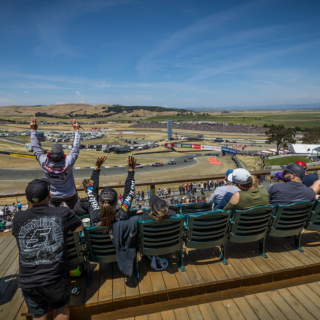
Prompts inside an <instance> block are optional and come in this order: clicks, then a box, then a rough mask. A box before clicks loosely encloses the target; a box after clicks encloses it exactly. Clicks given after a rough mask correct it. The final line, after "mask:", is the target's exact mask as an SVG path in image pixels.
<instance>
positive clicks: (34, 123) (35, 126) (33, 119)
mask: <svg viewBox="0 0 320 320" xmlns="http://www.w3.org/2000/svg"><path fill="white" fill-rule="evenodd" d="M30 128H31V130H37V129H38V123H37V118H36V117H31V122H30Z"/></svg>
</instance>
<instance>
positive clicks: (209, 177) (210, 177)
mask: <svg viewBox="0 0 320 320" xmlns="http://www.w3.org/2000/svg"><path fill="white" fill-rule="evenodd" d="M307 170H308V171H313V170H320V165H317V166H313V167H310V168H308V169H307ZM271 171H274V170H271V169H266V170H255V171H250V173H251V174H252V175H255V176H257V177H258V178H259V179H260V177H261V176H262V175H269V174H270V172H271ZM218 179H222V180H223V179H225V173H218V174H211V175H201V176H195V177H194V176H193V177H183V178H175V179H161V180H160V179H159V180H158V179H157V180H156V179H151V180H140V181H139V180H138V181H136V183H135V185H136V186H150V189H151V192H152V191H153V190H155V186H156V185H161V184H168V183H180V182H194V181H210V180H218ZM124 185H125V182H110V183H103V184H100V186H99V189H104V188H106V187H112V188H121V187H124ZM76 190H77V191H83V187H82V186H81V185H77V186H76ZM18 196H25V191H24V190H14V191H8V192H0V199H1V198H13V197H18Z"/></svg>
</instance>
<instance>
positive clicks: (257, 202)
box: [223, 169, 270, 211]
mask: <svg viewBox="0 0 320 320" xmlns="http://www.w3.org/2000/svg"><path fill="white" fill-rule="evenodd" d="M228 180H229V181H232V182H233V183H235V185H236V186H237V187H238V188H239V189H240V190H241V191H240V192H236V193H235V194H234V195H233V196H232V197H231V199H230V201H229V203H228V204H227V205H226V206H225V207H224V209H223V210H224V211H227V210H232V211H234V210H246V209H249V208H252V207H259V206H268V205H269V198H270V196H269V193H268V192H267V190H266V189H264V188H254V187H253V186H252V182H253V180H252V177H251V174H250V172H249V171H247V170H245V169H235V170H234V171H233V172H232V173H230V174H229V176H228Z"/></svg>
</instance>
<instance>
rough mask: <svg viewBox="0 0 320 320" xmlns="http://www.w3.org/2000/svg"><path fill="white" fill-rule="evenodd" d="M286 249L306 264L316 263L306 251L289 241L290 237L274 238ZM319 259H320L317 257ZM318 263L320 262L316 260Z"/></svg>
mask: <svg viewBox="0 0 320 320" xmlns="http://www.w3.org/2000/svg"><path fill="white" fill-rule="evenodd" d="M274 240H275V241H276V242H278V243H279V244H280V245H281V246H282V247H283V248H284V249H285V250H287V251H288V252H290V253H291V254H293V255H294V256H295V257H296V258H297V259H299V260H301V261H302V262H303V263H304V264H305V265H310V264H314V263H315V261H313V260H312V258H311V257H310V256H309V254H307V253H306V252H300V251H298V250H297V249H296V248H294V247H293V246H292V245H291V243H293V241H292V242H291V243H289V242H288V238H274ZM317 260H318V259H317ZM316 263H318V262H316Z"/></svg>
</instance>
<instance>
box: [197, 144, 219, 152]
mask: <svg viewBox="0 0 320 320" xmlns="http://www.w3.org/2000/svg"><path fill="white" fill-rule="evenodd" d="M201 149H202V150H215V151H221V147H216V146H205V145H201Z"/></svg>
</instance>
